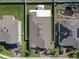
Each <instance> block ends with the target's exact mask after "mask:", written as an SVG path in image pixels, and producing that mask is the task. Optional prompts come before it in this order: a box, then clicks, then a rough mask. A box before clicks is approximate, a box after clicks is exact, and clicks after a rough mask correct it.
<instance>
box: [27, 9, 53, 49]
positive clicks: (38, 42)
mask: <svg viewBox="0 0 79 59" xmlns="http://www.w3.org/2000/svg"><path fill="white" fill-rule="evenodd" d="M48 11H49V10H48ZM42 12H47V10H45V11H44V10H40V11H37V10H30V17H29V19H30V21H29V22H30V25H29V27H30V29H29V31H30V32H29V34H30V37H29V39H30V43H29V44H30V47H31V48H34V47H39V48H48V47H49V46H50V44H51V25H50V23H51V22H50V21H51V13H50V14H48V13H47V15H45V14H46V13H44V14H43V13H42ZM37 13H38V14H39V13H40V15H37ZM38 28H39V30H38V31H37V29H38ZM37 34H39V35H38V36H37Z"/></svg>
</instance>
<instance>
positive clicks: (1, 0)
mask: <svg viewBox="0 0 79 59" xmlns="http://www.w3.org/2000/svg"><path fill="white" fill-rule="evenodd" d="M22 1H24V0H0V2H22Z"/></svg>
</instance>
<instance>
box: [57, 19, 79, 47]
mask: <svg viewBox="0 0 79 59" xmlns="http://www.w3.org/2000/svg"><path fill="white" fill-rule="evenodd" d="M59 44H60V46H69V47H70V46H71V47H73V48H79V20H78V19H63V20H62V24H61V25H60V41H59Z"/></svg>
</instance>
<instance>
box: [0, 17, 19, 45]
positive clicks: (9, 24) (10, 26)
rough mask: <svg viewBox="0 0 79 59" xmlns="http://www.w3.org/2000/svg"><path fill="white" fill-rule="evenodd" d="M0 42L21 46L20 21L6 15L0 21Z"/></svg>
mask: <svg viewBox="0 0 79 59" xmlns="http://www.w3.org/2000/svg"><path fill="white" fill-rule="evenodd" d="M0 42H5V43H6V44H21V21H19V20H16V19H15V17H13V16H10V15H6V16H3V18H2V19H0Z"/></svg>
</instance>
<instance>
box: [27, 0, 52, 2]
mask: <svg viewBox="0 0 79 59" xmlns="http://www.w3.org/2000/svg"><path fill="white" fill-rule="evenodd" d="M31 1H33V2H37V1H39V2H50V1H53V0H27V2H31Z"/></svg>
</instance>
